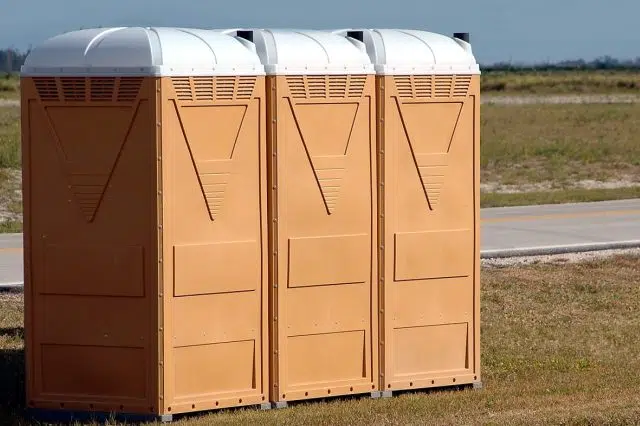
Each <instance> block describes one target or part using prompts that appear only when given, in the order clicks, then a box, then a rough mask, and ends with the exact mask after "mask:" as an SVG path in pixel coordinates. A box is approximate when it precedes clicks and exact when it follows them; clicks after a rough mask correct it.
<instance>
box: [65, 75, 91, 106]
mask: <svg viewBox="0 0 640 426" xmlns="http://www.w3.org/2000/svg"><path fill="white" fill-rule="evenodd" d="M60 84H61V86H62V94H63V97H64V100H65V101H84V100H85V98H86V96H87V81H86V79H84V78H72V77H69V78H61V79H60Z"/></svg>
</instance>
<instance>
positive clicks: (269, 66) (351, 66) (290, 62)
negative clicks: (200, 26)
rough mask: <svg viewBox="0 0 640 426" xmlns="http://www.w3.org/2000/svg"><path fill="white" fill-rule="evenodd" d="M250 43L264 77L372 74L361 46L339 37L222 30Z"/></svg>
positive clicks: (301, 32) (311, 32)
mask: <svg viewBox="0 0 640 426" xmlns="http://www.w3.org/2000/svg"><path fill="white" fill-rule="evenodd" d="M219 31H220V32H222V33H224V34H229V35H234V36H236V37H238V38H243V37H245V38H246V39H245V41H246V42H247V43H248V44H253V45H254V46H255V47H254V48H255V51H256V53H257V54H258V56H259V57H260V60H261V61H262V64H263V65H264V68H265V71H266V73H267V74H278V75H314V74H315V75H322V74H327V75H336V74H374V73H375V70H374V68H373V64H372V63H371V60H370V59H369V56H368V55H367V51H366V49H365V48H364V46H362V47H359V46H357V45H356V44H354V43H352V42H351V41H350V40H348V39H347V38H345V37H342V36H341V35H340V34H334V33H331V32H329V31H318V30H284V29H225V30H219Z"/></svg>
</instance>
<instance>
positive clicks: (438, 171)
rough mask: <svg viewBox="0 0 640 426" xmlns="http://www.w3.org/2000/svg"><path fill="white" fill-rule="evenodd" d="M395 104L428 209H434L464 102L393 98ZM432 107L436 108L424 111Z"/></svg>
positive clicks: (438, 200)
mask: <svg viewBox="0 0 640 426" xmlns="http://www.w3.org/2000/svg"><path fill="white" fill-rule="evenodd" d="M396 104H397V107H398V113H399V115H400V120H401V122H402V126H403V130H404V134H405V136H406V138H407V141H408V143H409V148H410V150H411V155H412V156H413V161H414V164H415V166H416V170H417V172H418V175H419V176H420V181H421V183H422V188H423V191H424V195H425V197H426V199H427V203H428V204H429V209H430V210H435V209H436V207H437V206H438V204H439V202H440V199H441V198H442V192H443V190H444V185H445V182H446V180H447V170H448V161H449V155H448V154H449V151H450V150H451V144H452V143H453V139H454V137H455V133H456V129H457V127H458V122H459V120H460V116H461V115H462V109H463V107H464V103H463V102H448V103H444V102H442V103H440V102H437V103H435V102H425V103H403V102H400V101H399V100H398V99H396ZM421 107H424V108H421ZM435 108H439V109H440V111H438V112H435V111H434V113H432V114H431V113H430V111H424V110H428V109H435ZM420 109H422V111H421V110H420Z"/></svg>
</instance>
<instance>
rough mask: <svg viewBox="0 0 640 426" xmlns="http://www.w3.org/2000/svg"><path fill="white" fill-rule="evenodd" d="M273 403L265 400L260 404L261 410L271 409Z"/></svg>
mask: <svg viewBox="0 0 640 426" xmlns="http://www.w3.org/2000/svg"><path fill="white" fill-rule="evenodd" d="M271 408H273V407H271V403H270V402H263V403H262V404H260V409H261V410H271Z"/></svg>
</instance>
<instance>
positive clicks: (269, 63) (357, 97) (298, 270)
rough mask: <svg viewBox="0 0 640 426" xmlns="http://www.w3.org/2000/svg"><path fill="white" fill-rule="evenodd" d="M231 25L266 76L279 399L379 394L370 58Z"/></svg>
mask: <svg viewBox="0 0 640 426" xmlns="http://www.w3.org/2000/svg"><path fill="white" fill-rule="evenodd" d="M224 32H225V33H227V34H232V35H235V36H236V37H239V38H244V39H246V40H247V42H248V43H253V44H254V45H255V48H256V52H257V53H258V55H259V56H260V58H261V60H262V63H263V65H264V66H265V71H266V73H267V77H266V79H267V103H268V107H267V133H268V136H267V141H268V142H267V143H268V151H269V155H268V157H269V168H270V172H269V187H270V189H271V192H270V207H269V225H270V229H271V241H270V243H271V246H270V248H269V251H270V256H269V258H270V262H271V263H270V267H271V273H270V285H271V292H272V296H271V300H272V302H271V307H270V308H271V312H270V315H271V321H270V324H271V327H272V330H271V382H272V386H271V400H272V402H274V403H275V405H276V406H277V407H282V406H285V405H286V404H287V402H288V401H295V400H301V399H310V398H319V397H328V396H338V395H347V394H357V393H367V392H374V395H376V392H377V391H378V377H377V374H378V350H377V339H378V330H377V327H378V323H377V321H378V320H377V313H376V306H377V303H378V302H377V287H376V283H375V272H374V271H375V270H376V262H377V260H376V251H375V245H376V241H377V229H376V223H375V214H376V209H377V207H376V190H375V182H376V177H375V176H376V166H375V164H376V163H375V160H376V154H375V121H374V120H375V92H374V90H375V81H374V80H375V76H374V69H373V65H372V64H371V61H370V59H369V57H368V56H367V53H366V51H365V50H364V49H361V48H358V47H357V45H356V44H354V43H352V42H350V41H349V40H347V39H345V38H344V37H341V36H339V35H336V34H331V33H328V32H322V31H312V30H270V29H256V30H251V29H248V30H247V29H241V30H237V29H234V30H224Z"/></svg>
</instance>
